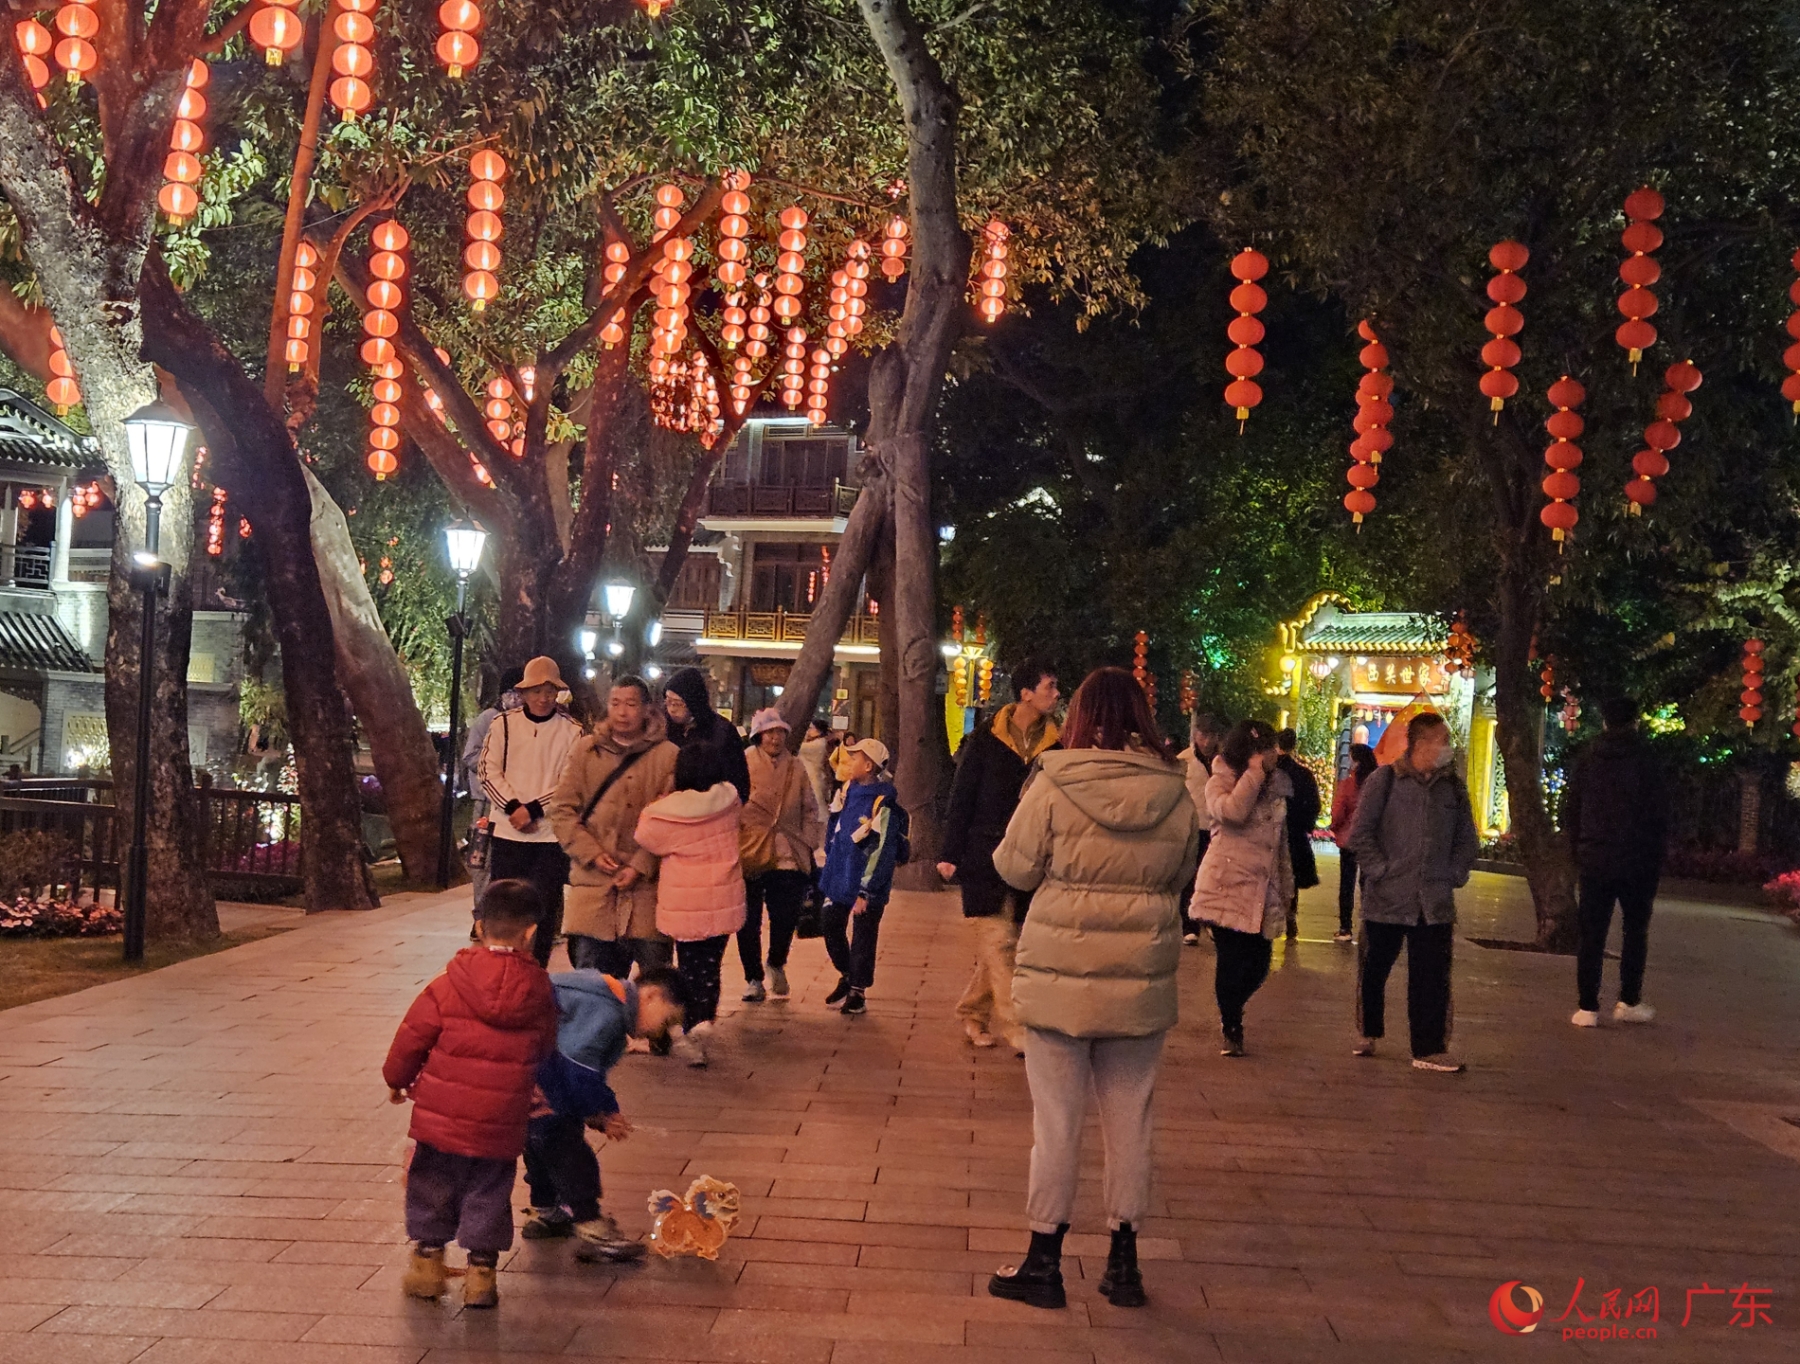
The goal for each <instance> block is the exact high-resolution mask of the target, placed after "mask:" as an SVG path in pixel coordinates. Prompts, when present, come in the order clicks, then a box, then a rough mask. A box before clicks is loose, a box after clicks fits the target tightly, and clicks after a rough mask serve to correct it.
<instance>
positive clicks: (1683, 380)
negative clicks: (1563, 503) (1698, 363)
mask: <svg viewBox="0 0 1800 1364" xmlns="http://www.w3.org/2000/svg"><path fill="white" fill-rule="evenodd" d="M1663 386H1664V387H1663V394H1662V396H1661V397H1660V398H1658V399H1657V400H1656V420H1655V421H1653V422H1651V423H1650V425H1648V426H1646V427H1645V428H1644V445H1645V447H1646V448H1645V449H1642V450H1639V451H1638V452H1637V453H1636V454H1635V455H1633V456H1632V457H1631V468H1632V472H1634V473H1635V474H1636V475H1637V477H1636V478H1634V479H1632V480H1631V481H1630V482H1628V483H1627V484H1626V485H1625V496H1626V497H1627V498H1629V499H1630V502H1631V508H1630V510H1631V514H1632V515H1633V516H1640V515H1642V514H1643V509H1644V508H1645V507H1649V506H1654V505H1655V503H1656V480H1657V479H1659V478H1661V477H1662V476H1663V475H1664V474H1666V473H1668V472H1669V451H1671V450H1673V449H1674V448H1675V447H1676V446H1677V445H1680V444H1681V431H1680V429H1679V428H1680V424H1681V423H1682V422H1684V421H1686V420H1687V419H1688V418H1689V417H1690V416H1692V415H1693V411H1694V405H1693V403H1691V402H1689V401H1688V398H1687V395H1688V394H1690V393H1692V392H1693V391H1694V390H1695V389H1697V388H1699V387H1700V371H1699V370H1698V369H1696V368H1695V367H1694V362H1693V361H1691V360H1680V361H1677V362H1676V363H1675V364H1672V365H1670V366H1669V368H1668V369H1667V370H1666V371H1664V373H1663Z"/></svg>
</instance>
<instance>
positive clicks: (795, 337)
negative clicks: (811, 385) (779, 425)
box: [776, 299, 806, 412]
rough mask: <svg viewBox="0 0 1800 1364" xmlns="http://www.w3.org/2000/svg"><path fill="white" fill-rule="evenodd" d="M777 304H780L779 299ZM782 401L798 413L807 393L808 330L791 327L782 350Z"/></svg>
mask: <svg viewBox="0 0 1800 1364" xmlns="http://www.w3.org/2000/svg"><path fill="white" fill-rule="evenodd" d="M776 302H778V303H779V302H780V300H779V299H777V300H776ZM781 354H782V361H781V401H782V402H783V403H784V404H786V406H787V409H788V411H790V412H796V411H798V410H799V408H800V403H801V400H802V397H803V395H804V394H805V391H806V328H805V327H789V328H788V330H787V344H786V345H785V346H783V347H782V350H781Z"/></svg>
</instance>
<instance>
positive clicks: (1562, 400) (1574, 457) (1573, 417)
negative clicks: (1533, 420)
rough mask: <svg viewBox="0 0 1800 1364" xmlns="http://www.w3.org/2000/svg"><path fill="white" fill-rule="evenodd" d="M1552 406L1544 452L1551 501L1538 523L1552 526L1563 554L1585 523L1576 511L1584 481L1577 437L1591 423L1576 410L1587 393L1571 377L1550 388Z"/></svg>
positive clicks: (1542, 511)
mask: <svg viewBox="0 0 1800 1364" xmlns="http://www.w3.org/2000/svg"><path fill="white" fill-rule="evenodd" d="M1549 398H1550V405H1551V406H1552V407H1554V408H1555V409H1556V411H1554V412H1552V413H1551V414H1550V418H1549V420H1548V421H1546V422H1545V423H1544V430H1546V431H1548V432H1549V433H1550V446H1549V448H1548V449H1546V450H1545V451H1544V463H1546V464H1548V465H1549V466H1550V470H1551V472H1550V475H1549V477H1547V478H1545V480H1544V496H1546V497H1548V498H1549V499H1550V501H1549V502H1548V503H1546V504H1545V505H1544V507H1543V509H1542V510H1541V511H1539V512H1538V520H1540V521H1542V522H1543V523H1544V524H1545V525H1546V526H1548V527H1550V538H1551V539H1552V540H1554V541H1556V552H1557V553H1558V554H1560V553H1562V548H1563V541H1564V540H1566V539H1568V538H1569V536H1570V534H1571V533H1572V532H1573V531H1574V529H1575V525H1576V523H1577V522H1579V521H1580V520H1581V513H1580V512H1578V511H1576V510H1575V505H1574V503H1575V497H1576V495H1577V494H1578V493H1580V492H1581V479H1580V478H1579V477H1577V475H1576V473H1575V470H1577V469H1579V468H1580V467H1581V458H1582V456H1581V447H1580V446H1579V445H1577V444H1575V438H1576V437H1577V436H1579V435H1580V434H1581V433H1582V432H1583V431H1584V430H1586V429H1587V423H1586V422H1584V421H1583V420H1582V419H1581V416H1580V414H1579V413H1577V412H1575V411H1574V409H1575V408H1577V407H1580V406H1581V405H1582V404H1583V403H1584V402H1586V401H1587V390H1586V389H1585V388H1583V387H1582V386H1581V385H1580V384H1579V383H1577V382H1576V381H1575V380H1573V379H1571V378H1570V377H1569V376H1568V375H1566V374H1565V375H1563V376H1562V378H1560V379H1558V380H1557V381H1556V382H1555V383H1553V384H1551V385H1550V392H1549Z"/></svg>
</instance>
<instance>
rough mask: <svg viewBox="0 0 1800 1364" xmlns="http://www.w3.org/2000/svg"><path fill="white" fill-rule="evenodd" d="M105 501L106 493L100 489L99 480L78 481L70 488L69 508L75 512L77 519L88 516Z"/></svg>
mask: <svg viewBox="0 0 1800 1364" xmlns="http://www.w3.org/2000/svg"><path fill="white" fill-rule="evenodd" d="M104 501H106V494H105V493H103V492H101V491H100V484H99V483H98V482H94V483H77V484H76V485H75V486H74V487H73V488H71V489H69V510H70V511H71V512H73V513H74V514H75V517H76V519H77V520H79V519H80V518H81V517H84V516H86V515H87V514H88V513H89V512H91V511H93V510H94V508H96V507H98V506H99V505H100V504H101V503H102V502H104Z"/></svg>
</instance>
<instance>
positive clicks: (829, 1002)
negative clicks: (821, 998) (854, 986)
mask: <svg viewBox="0 0 1800 1364" xmlns="http://www.w3.org/2000/svg"><path fill="white" fill-rule="evenodd" d="M849 993H850V982H849V980H848V979H847V978H845V977H844V976H839V977H838V983H837V985H836V986H835V987H833V989H832V991H831V993H830V994H828V995H826V996H825V1007H826V1008H828V1009H829V1008H832V1007H833V1006H834V1005H838V1004H842V1003H843V1002H844V998H845V996H847V995H848V994H849Z"/></svg>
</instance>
